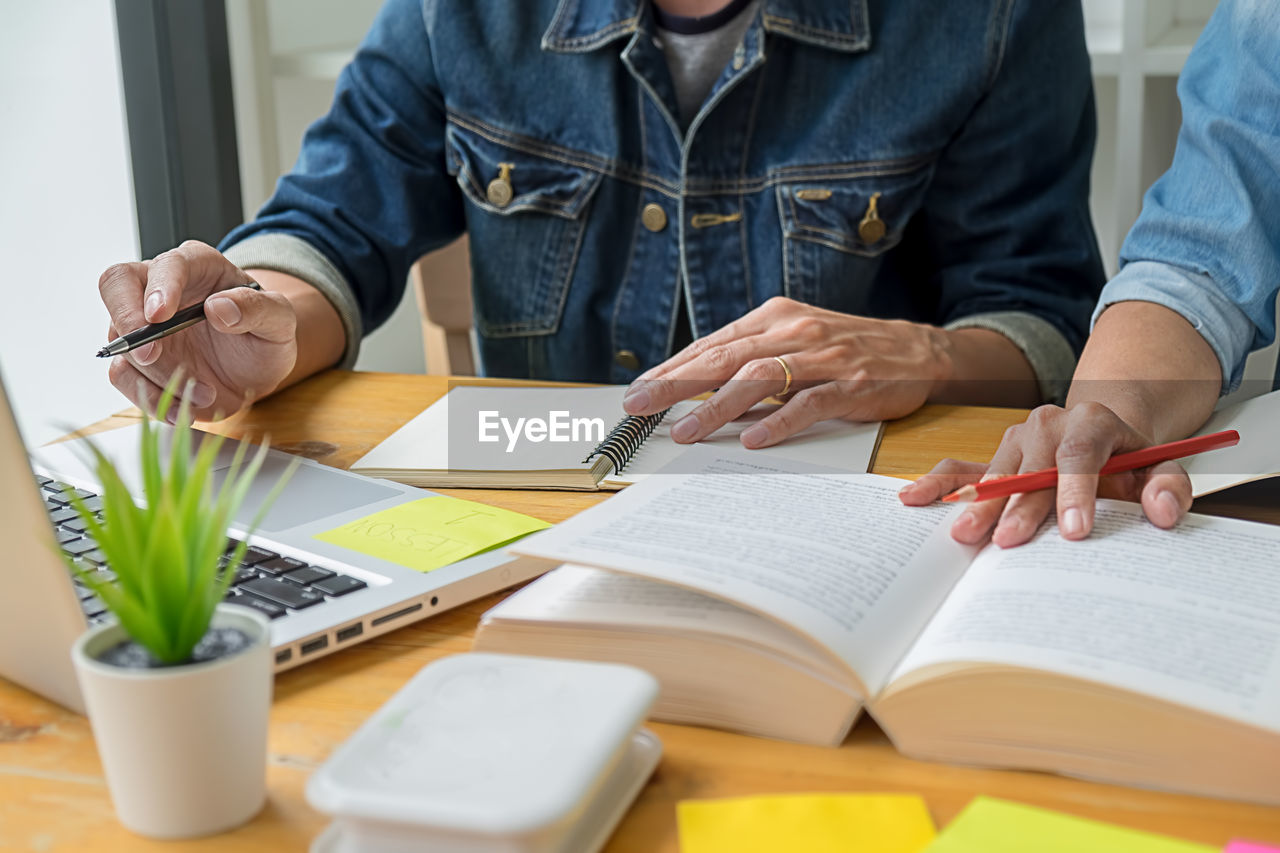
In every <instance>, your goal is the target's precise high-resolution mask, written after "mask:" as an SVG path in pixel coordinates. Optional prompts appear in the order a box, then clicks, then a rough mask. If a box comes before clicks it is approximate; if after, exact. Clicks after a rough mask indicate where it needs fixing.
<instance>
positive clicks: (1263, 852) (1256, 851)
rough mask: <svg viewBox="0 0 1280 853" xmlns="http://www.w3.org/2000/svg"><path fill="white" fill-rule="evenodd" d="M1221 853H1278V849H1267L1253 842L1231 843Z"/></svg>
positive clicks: (1279, 849)
mask: <svg viewBox="0 0 1280 853" xmlns="http://www.w3.org/2000/svg"><path fill="white" fill-rule="evenodd" d="M1222 853H1280V847H1268V846H1267V845H1266V844H1258V843H1257V842H1255V841H1240V840H1236V841H1232V842H1231V843H1230V844H1228V845H1227V846H1226V848H1225V849H1223V851H1222Z"/></svg>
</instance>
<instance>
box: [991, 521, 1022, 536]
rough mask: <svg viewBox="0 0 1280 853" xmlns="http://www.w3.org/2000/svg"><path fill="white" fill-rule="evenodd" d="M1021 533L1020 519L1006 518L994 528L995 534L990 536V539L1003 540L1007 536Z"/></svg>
mask: <svg viewBox="0 0 1280 853" xmlns="http://www.w3.org/2000/svg"><path fill="white" fill-rule="evenodd" d="M1021 532H1022V519H1020V518H1006V519H1003V520H1002V521H1001V522H1000V524H999V525H998V526H997V527H996V532H995V533H994V534H992V538H993V539H994V538H1000V539H1003V538H1005V537H1007V536H1017V535H1018V534H1020V533H1021Z"/></svg>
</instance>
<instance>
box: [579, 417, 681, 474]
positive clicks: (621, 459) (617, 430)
mask: <svg viewBox="0 0 1280 853" xmlns="http://www.w3.org/2000/svg"><path fill="white" fill-rule="evenodd" d="M669 411H671V409H669V408H667V409H663V410H662V411H661V412H655V413H654V414H652V415H627V416H626V417H624V418H623V419H622V420H620V421H618V423H617V424H615V425H614V427H613V429H611V430H610V431H609V434H608V435H606V436H605V437H604V441H602V442H600V443H599V444H597V445H596V447H595V449H594V450H592V451H591V452H590V453H588V454H587V458H586V459H584V460H582V461H583V462H590V461H591V460H592V459H594V458H596V457H597V456H604V457H605V458H607V459H608V460H609V461H610V462H612V463H613V473H615V474H620V473H622V469H623V468H625V467H627V463H628V462H630V461H631V457H632V456H635V455H636V451H637V450H639V449H640V447H641V445H643V444H644V441H645V439H646V438H648V437H649V435H650V434H651V433H652V432H653V431H654V430H655V429H657V428H658V424H660V423H662V419H663V418H665V417H666V416H667V412H669Z"/></svg>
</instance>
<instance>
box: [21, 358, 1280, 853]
mask: <svg viewBox="0 0 1280 853" xmlns="http://www.w3.org/2000/svg"><path fill="white" fill-rule="evenodd" d="M447 388H448V384H447V381H446V380H445V379H442V378H435V377H425V376H400V375H392V374H368V373H366V374H357V373H348V372H336V371H335V372H330V373H326V374H323V375H321V376H319V377H316V378H314V379H312V380H310V381H308V382H306V383H304V384H302V385H300V386H297V387H295V388H293V389H290V390H289V391H286V392H284V393H282V394H279V395H277V396H276V397H273V398H272V399H270V400H268V401H266V402H264V403H262V404H260V405H259V406H257V407H255V408H254V409H252V410H250V411H248V412H244V413H241V414H240V415H239V416H237V417H235V418H233V419H231V420H229V421H226V422H224V423H222V424H218V425H215V426H214V427H212V428H214V429H217V430H219V431H222V432H227V433H229V434H232V435H237V436H239V435H244V434H246V433H254V432H268V433H270V435H271V439H272V442H273V443H274V444H276V445H277V446H279V447H282V448H283V449H285V450H289V451H292V452H295V453H301V454H304V455H307V456H310V457H312V458H314V459H318V460H320V461H322V462H325V463H328V464H331V465H336V466H338V467H347V466H349V465H351V464H352V463H353V462H354V461H355V460H356V459H358V458H359V457H360V456H361V455H363V454H364V453H365V452H366V451H367V450H369V448H371V447H373V445H375V444H376V443H378V442H379V441H381V440H382V439H383V438H385V437H386V436H387V435H388V434H390V433H391V432H392V431H393V430H394V429H395V428H396V427H398V426H400V425H401V424H402V423H404V422H405V421H407V420H408V419H409V418H410V417H412V416H413V415H415V414H417V413H418V412H419V411H421V410H422V409H423V408H424V407H425V406H426V405H427V404H429V403H431V402H432V401H433V400H435V399H436V398H438V397H439V396H440V395H442V394H443V393H444V392H445V391H446V390H447ZM1024 414H1025V413H1024V412H1022V411H1019V410H1014V409H982V408H958V407H949V406H927V407H925V408H924V409H922V410H921V411H919V412H917V413H916V414H914V415H912V416H911V417H909V418H906V419H903V420H901V421H897V422H895V423H892V424H890V425H889V426H888V428H887V430H886V432H885V437H884V442H883V444H882V445H881V448H880V452H879V454H878V456H877V458H876V462H875V466H874V471H875V472H876V473H879V474H888V475H892V476H903V477H914V476H918V475H919V474H921V473H923V472H925V471H927V470H928V469H929V468H930V467H931V466H932V465H933V463H934V462H936V461H937V459H938V458H939V457H941V456H954V457H957V458H967V459H975V460H984V459H986V458H988V457H989V456H990V454H991V452H992V451H993V450H994V449H995V447H996V445H997V444H998V443H999V439H1000V435H1001V433H1002V432H1003V431H1004V429H1005V428H1006V427H1007V426H1009V425H1010V424H1013V423H1016V422H1018V421H1020V420H1021V419H1022V417H1023V416H1024ZM134 417H136V416H131V415H128V414H126V415H121V416H117V417H115V418H110V419H108V420H107V421H105V422H103V423H102V424H101V425H99V426H100V427H101V428H110V427H113V426H119V425H122V424H124V423H128V422H130V421H131V420H132V419H133V418H134ZM453 494H458V495H460V496H464V497H467V498H470V499H473V500H480V501H485V502H488V503H491V504H494V505H497V506H503V507H507V508H510V509H513V510H517V511H520V512H525V513H529V514H530V515H534V516H537V517H539V518H543V519H546V520H547V521H553V522H554V521H561V520H563V519H565V518H568V517H569V516H571V515H573V514H574V513H576V512H578V511H579V510H582V509H585V508H586V507H588V506H591V505H593V504H595V503H597V502H599V501H600V500H604V499H605V498H604V496H603V495H600V494H594V493H589V494H583V493H569V492H528V491H521V492H518V491H477V490H466V491H455V492H453ZM1226 506H1228V508H1229V505H1226ZM1271 518H1272V520H1280V519H1276V518H1275V514H1274V513H1272V514H1271ZM0 594H4V593H3V592H2V591H0ZM500 597H501V595H495V596H490V597H488V598H486V599H483V600H481V601H476V602H474V603H472V604H470V605H467V606H465V607H461V608H458V609H456V610H453V611H451V612H447V613H443V614H440V615H438V616H435V617H433V618H431V619H428V620H425V621H422V622H419V623H417V624H415V625H410V626H407V627H405V628H401V629H400V630H398V631H395V632H394V633H391V634H387V635H385V636H382V637H378V638H376V639H373V640H370V641H368V642H366V643H363V644H360V645H357V646H354V647H352V648H350V649H346V650H344V651H342V652H339V653H337V654H334V655H331V656H329V657H326V658H322V659H320V660H317V661H315V662H314V663H311V664H308V665H306V666H303V667H300V668H298V669H295V670H292V671H290V672H287V673H284V674H283V675H281V676H279V677H278V679H277V681H276V700H275V705H274V708H273V709H272V715H271V740H270V767H269V770H268V786H269V799H268V803H267V806H266V808H265V809H264V810H263V811H262V813H261V814H259V815H258V817H257V818H256V819H255V820H254V821H252V822H251V823H250V824H248V825H247V826H245V827H243V828H241V829H240V830H238V831H236V832H233V833H229V834H226V835H221V836H217V837H215V838H209V839H203V840H200V841H192V842H181V843H177V842H169V843H155V842H149V841H146V840H144V839H141V838H138V837H137V836H134V835H132V834H131V833H129V832H128V831H127V830H125V829H124V828H123V827H121V826H120V825H119V824H118V823H117V822H116V821H115V819H114V816H113V812H112V809H111V803H110V800H109V798H108V795H107V789H106V785H105V783H104V781H103V777H102V768H101V766H100V764H99V762H98V756H97V752H96V751H95V749H94V745H93V739H92V736H91V734H90V731H89V726H88V723H87V721H86V720H84V719H83V718H82V717H79V716H77V715H75V714H72V713H69V712H67V711H65V710H63V709H61V708H59V707H57V706H55V705H52V704H50V703H48V702H46V701H44V700H42V699H40V698H38V697H36V696H34V695H32V694H30V693H28V692H26V691H24V690H22V689H20V688H17V687H15V686H13V685H11V684H9V683H8V682H5V681H3V680H0V851H20V850H23V851H25V850H31V851H77V853H80V852H81V851H97V850H112V851H126V850H127V851H149V850H156V851H161V850H163V851H169V853H178V851H187V850H193V851H194V850H215V849H216V850H222V849H227V850H236V851H264V853H283V851H295V850H305V849H306V848H307V846H308V844H309V843H310V841H311V839H313V838H314V837H315V836H316V835H317V834H318V833H319V832H320V830H321V828H322V827H323V826H324V825H325V823H326V818H325V817H324V816H323V815H320V814H319V813H317V812H315V811H313V810H312V809H311V808H310V807H309V806H308V805H307V803H306V800H305V798H304V796H303V789H304V785H305V783H306V780H307V776H308V775H309V774H310V772H311V771H312V770H313V769H315V768H316V767H317V766H318V765H319V764H320V763H321V762H322V761H324V759H325V758H326V757H327V756H328V755H329V753H330V751H331V750H332V749H333V748H334V746H335V745H336V744H338V743H339V742H340V741H342V740H343V739H344V738H346V737H347V736H348V735H350V734H351V733H352V732H353V731H355V729H356V728H357V727H358V726H359V725H360V724H361V723H362V722H363V721H364V720H365V718H366V717H367V716H368V715H369V714H370V713H372V712H373V710H374V709H376V708H377V707H378V706H379V705H381V704H382V703H383V702H385V701H386V700H387V698H388V697H390V696H391V694H392V693H394V692H395V691H396V690H397V689H399V687H400V686H401V685H403V684H404V683H405V682H406V681H407V680H408V679H409V678H410V677H411V676H412V675H413V674H414V673H416V672H417V671H418V670H419V669H420V668H421V667H422V666H423V665H425V664H426V663H428V662H430V661H432V660H435V659H437V658H440V657H443V656H445V655H449V654H454V653H456V652H463V651H466V650H467V649H468V648H470V645H471V638H472V634H473V632H474V631H475V627H476V622H477V619H478V618H479V616H480V614H481V613H483V612H484V611H485V610H487V609H488V608H489V607H492V606H493V605H494V603H495V602H497V601H498V599H499V598H500ZM651 727H652V729H653V730H654V731H655V732H656V733H657V734H658V736H659V737H660V738H661V739H662V742H663V745H664V748H665V752H664V754H663V758H662V763H661V765H659V767H658V770H657V772H656V773H655V774H654V776H653V778H652V780H651V781H650V782H649V784H648V785H647V786H646V787H645V789H644V791H643V792H642V793H641V795H640V798H639V799H638V800H637V802H636V803H635V805H634V806H633V807H632V809H631V811H630V812H629V813H628V815H627V816H626V818H624V820H623V822H622V824H621V825H620V826H619V828H618V831H617V832H616V833H615V835H614V837H613V839H612V841H611V843H610V844H609V846H608V848H607V849H608V850H609V851H611V853H622V852H623V851H635V853H639V851H645V853H649V851H675V850H676V849H677V841H676V827H675V804H676V802H677V801H679V800H683V799H687V798H705V797H724V796H738V795H747V794H765V793H781V792H812V791H878V792H890V791H897V792H913V793H918V794H921V795H923V796H924V798H925V799H926V801H927V802H928V804H929V809H930V811H931V812H932V814H933V818H934V820H935V821H936V822H937V823H938V825H939V826H942V825H945V824H946V823H947V822H948V821H950V820H951V818H953V817H954V816H955V815H956V813H957V812H959V811H960V810H961V809H962V808H963V807H964V806H965V804H966V803H968V802H969V800H970V799H972V798H973V797H974V796H975V795H976V794H988V795H992V796H998V797H1007V798H1010V799H1014V800H1019V801H1022V802H1025V803H1031V804H1035V805H1041V806H1046V807H1048V808H1053V809H1058V810H1061V811H1065V812H1070V813H1072V814H1077V815H1081V816H1085V817H1092V818H1097V819H1100V820H1107V821H1113V822H1116V823H1120V824H1124V825H1127V826H1132V827H1137V828H1141V829H1147V830H1151V831H1155V832H1161V833H1166V834H1168V835H1174V836H1178V837H1181V838H1186V839H1192V840H1196V841H1202V842H1207V843H1210V844H1216V845H1222V844H1223V843H1224V842H1226V841H1227V840H1228V839H1230V838H1232V837H1237V836H1244V837H1253V838H1257V839H1259V840H1271V841H1273V842H1280V809H1274V808H1264V807H1260V806H1251V805H1243V804H1240V803H1231V802H1225V801H1221V800H1210V799H1202V798H1198V797H1188V796H1175V795H1169V794H1157V793H1151V792H1148V791H1138V790H1131V789H1127V788H1121V787H1115V786H1109V785H1100V784H1094V783H1088V782H1080V781H1076V780H1072V779H1065V778H1059V777H1056V776H1051V775H1046V774H1040V773H1020V772H1008V771H992V770H976V769H971V768H965V767H952V766H947V765H941V764H928V763H924V762H919V761H912V760H909V759H906V758H902V757H901V756H899V755H898V754H897V753H896V752H895V751H894V749H893V747H892V746H891V745H890V744H889V742H888V740H887V739H886V738H885V736H884V734H883V733H882V732H881V731H880V730H879V729H878V728H877V727H876V726H875V724H874V723H873V722H871V721H870V720H866V719H864V721H863V722H861V723H859V724H858V726H857V727H856V729H855V730H854V732H853V734H852V735H851V736H850V738H849V739H848V740H847V741H846V742H845V744H844V745H843V746H842V747H840V748H838V749H827V748H819V747H808V746H797V745H794V744H786V743H779V742H773V741H767V740H761V739H756V738H749V737H744V736H740V735H733V734H727V733H724V732H717V731H711V730H708V729H699V728H691V727H686V726H674V725H664V724H660V723H656V724H651ZM192 736H193V737H199V733H198V732H193V733H192Z"/></svg>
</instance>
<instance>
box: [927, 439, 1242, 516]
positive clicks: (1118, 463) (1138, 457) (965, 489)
mask: <svg viewBox="0 0 1280 853" xmlns="http://www.w3.org/2000/svg"><path fill="white" fill-rule="evenodd" d="M1239 443H1240V433H1238V432H1236V431H1235V430H1233V429H1228V430H1223V431H1222V432H1215V433H1211V434H1209V435H1200V436H1196V437H1195V438H1184V439H1182V440H1181V441H1170V442H1167V443H1165V444H1157V445H1155V446H1153V447H1144V448H1143V449H1141V450H1131V451H1129V452H1128V453H1120V454H1117V455H1115V456H1112V457H1111V459H1110V460H1109V461H1108V462H1107V464H1106V465H1103V466H1102V470H1101V471H1099V472H1098V473H1099V474H1100V475H1103V476H1105V475H1107V474H1119V473H1121V472H1123V471H1133V470H1136V469H1138V468H1149V467H1150V466H1152V465H1158V464H1160V463H1161V462H1171V461H1173V460H1174V459H1183V458H1186V457H1187V456H1194V455H1196V454H1197V453H1205V452H1207V451H1210V450H1218V449H1220V448H1223V447H1233V446H1235V445H1237V444H1239ZM1057 485H1058V469H1057V468H1045V469H1044V470H1042V471H1032V472H1030V473H1027V474H1014V475H1012V476H1009V477H998V478H996V479H994V480H982V481H979V482H978V483H976V484H971V485H968V486H961V487H960V488H959V489H956V490H955V491H954V492H952V493H951V494H949V495H946V496H944V497H943V498H942V499H943V500H944V501H989V500H994V499H995V498H1007V497H1009V496H1010V495H1020V494H1025V493H1027V492H1038V491H1040V490H1041V489H1052V488H1054V487H1055V486H1057Z"/></svg>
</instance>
